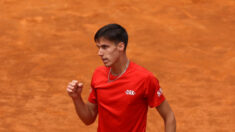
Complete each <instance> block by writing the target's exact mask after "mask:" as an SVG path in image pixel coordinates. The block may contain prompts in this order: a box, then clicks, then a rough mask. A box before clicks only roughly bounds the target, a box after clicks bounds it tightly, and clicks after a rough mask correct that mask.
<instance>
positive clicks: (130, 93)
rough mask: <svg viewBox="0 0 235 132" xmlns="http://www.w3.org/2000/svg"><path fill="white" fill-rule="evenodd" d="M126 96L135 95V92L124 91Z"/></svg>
mask: <svg viewBox="0 0 235 132" xmlns="http://www.w3.org/2000/svg"><path fill="white" fill-rule="evenodd" d="M125 93H126V95H135V91H133V90H126V92H125Z"/></svg>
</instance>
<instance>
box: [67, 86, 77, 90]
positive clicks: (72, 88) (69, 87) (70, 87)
mask: <svg viewBox="0 0 235 132" xmlns="http://www.w3.org/2000/svg"><path fill="white" fill-rule="evenodd" d="M67 89H71V90H74V89H75V88H74V87H72V86H68V87H67Z"/></svg>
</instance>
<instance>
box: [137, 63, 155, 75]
mask: <svg viewBox="0 0 235 132" xmlns="http://www.w3.org/2000/svg"><path fill="white" fill-rule="evenodd" d="M132 66H133V70H134V71H133V73H134V74H135V75H136V76H137V77H140V78H142V79H153V78H156V77H155V75H154V74H153V73H152V72H150V71H149V70H147V69H146V68H144V67H142V66H140V65H138V64H136V63H133V62H132Z"/></svg>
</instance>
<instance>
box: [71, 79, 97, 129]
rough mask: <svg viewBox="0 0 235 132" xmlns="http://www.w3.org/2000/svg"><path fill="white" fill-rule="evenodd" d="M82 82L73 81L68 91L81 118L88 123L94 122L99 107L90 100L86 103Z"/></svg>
mask: <svg viewBox="0 0 235 132" xmlns="http://www.w3.org/2000/svg"><path fill="white" fill-rule="evenodd" d="M82 87H83V85H82V83H78V82H77V81H75V80H74V81H72V82H71V83H69V85H68V87H67V91H68V94H69V96H70V97H71V98H72V100H73V103H74V106H75V109H76V112H77V115H78V116H79V118H80V119H81V120H82V121H83V122H84V123H85V124H86V125H90V124H92V123H93V122H94V121H95V119H96V117H97V113H98V107H97V105H96V104H92V103H90V102H87V103H84V101H83V99H82V97H81V92H82Z"/></svg>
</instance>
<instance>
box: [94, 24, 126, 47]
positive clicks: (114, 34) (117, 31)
mask: <svg viewBox="0 0 235 132" xmlns="http://www.w3.org/2000/svg"><path fill="white" fill-rule="evenodd" d="M102 37H103V38H104V39H107V40H109V41H113V42H114V43H115V44H118V43H119V42H123V43H124V44H125V47H124V51H125V50H126V47H127V43H128V34H127V32H126V30H125V29H124V28H123V27H122V26H121V25H119V24H108V25H105V26H103V27H102V28H100V29H99V30H98V31H97V32H96V34H95V37H94V40H95V42H97V41H99V39H100V38H102Z"/></svg>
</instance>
